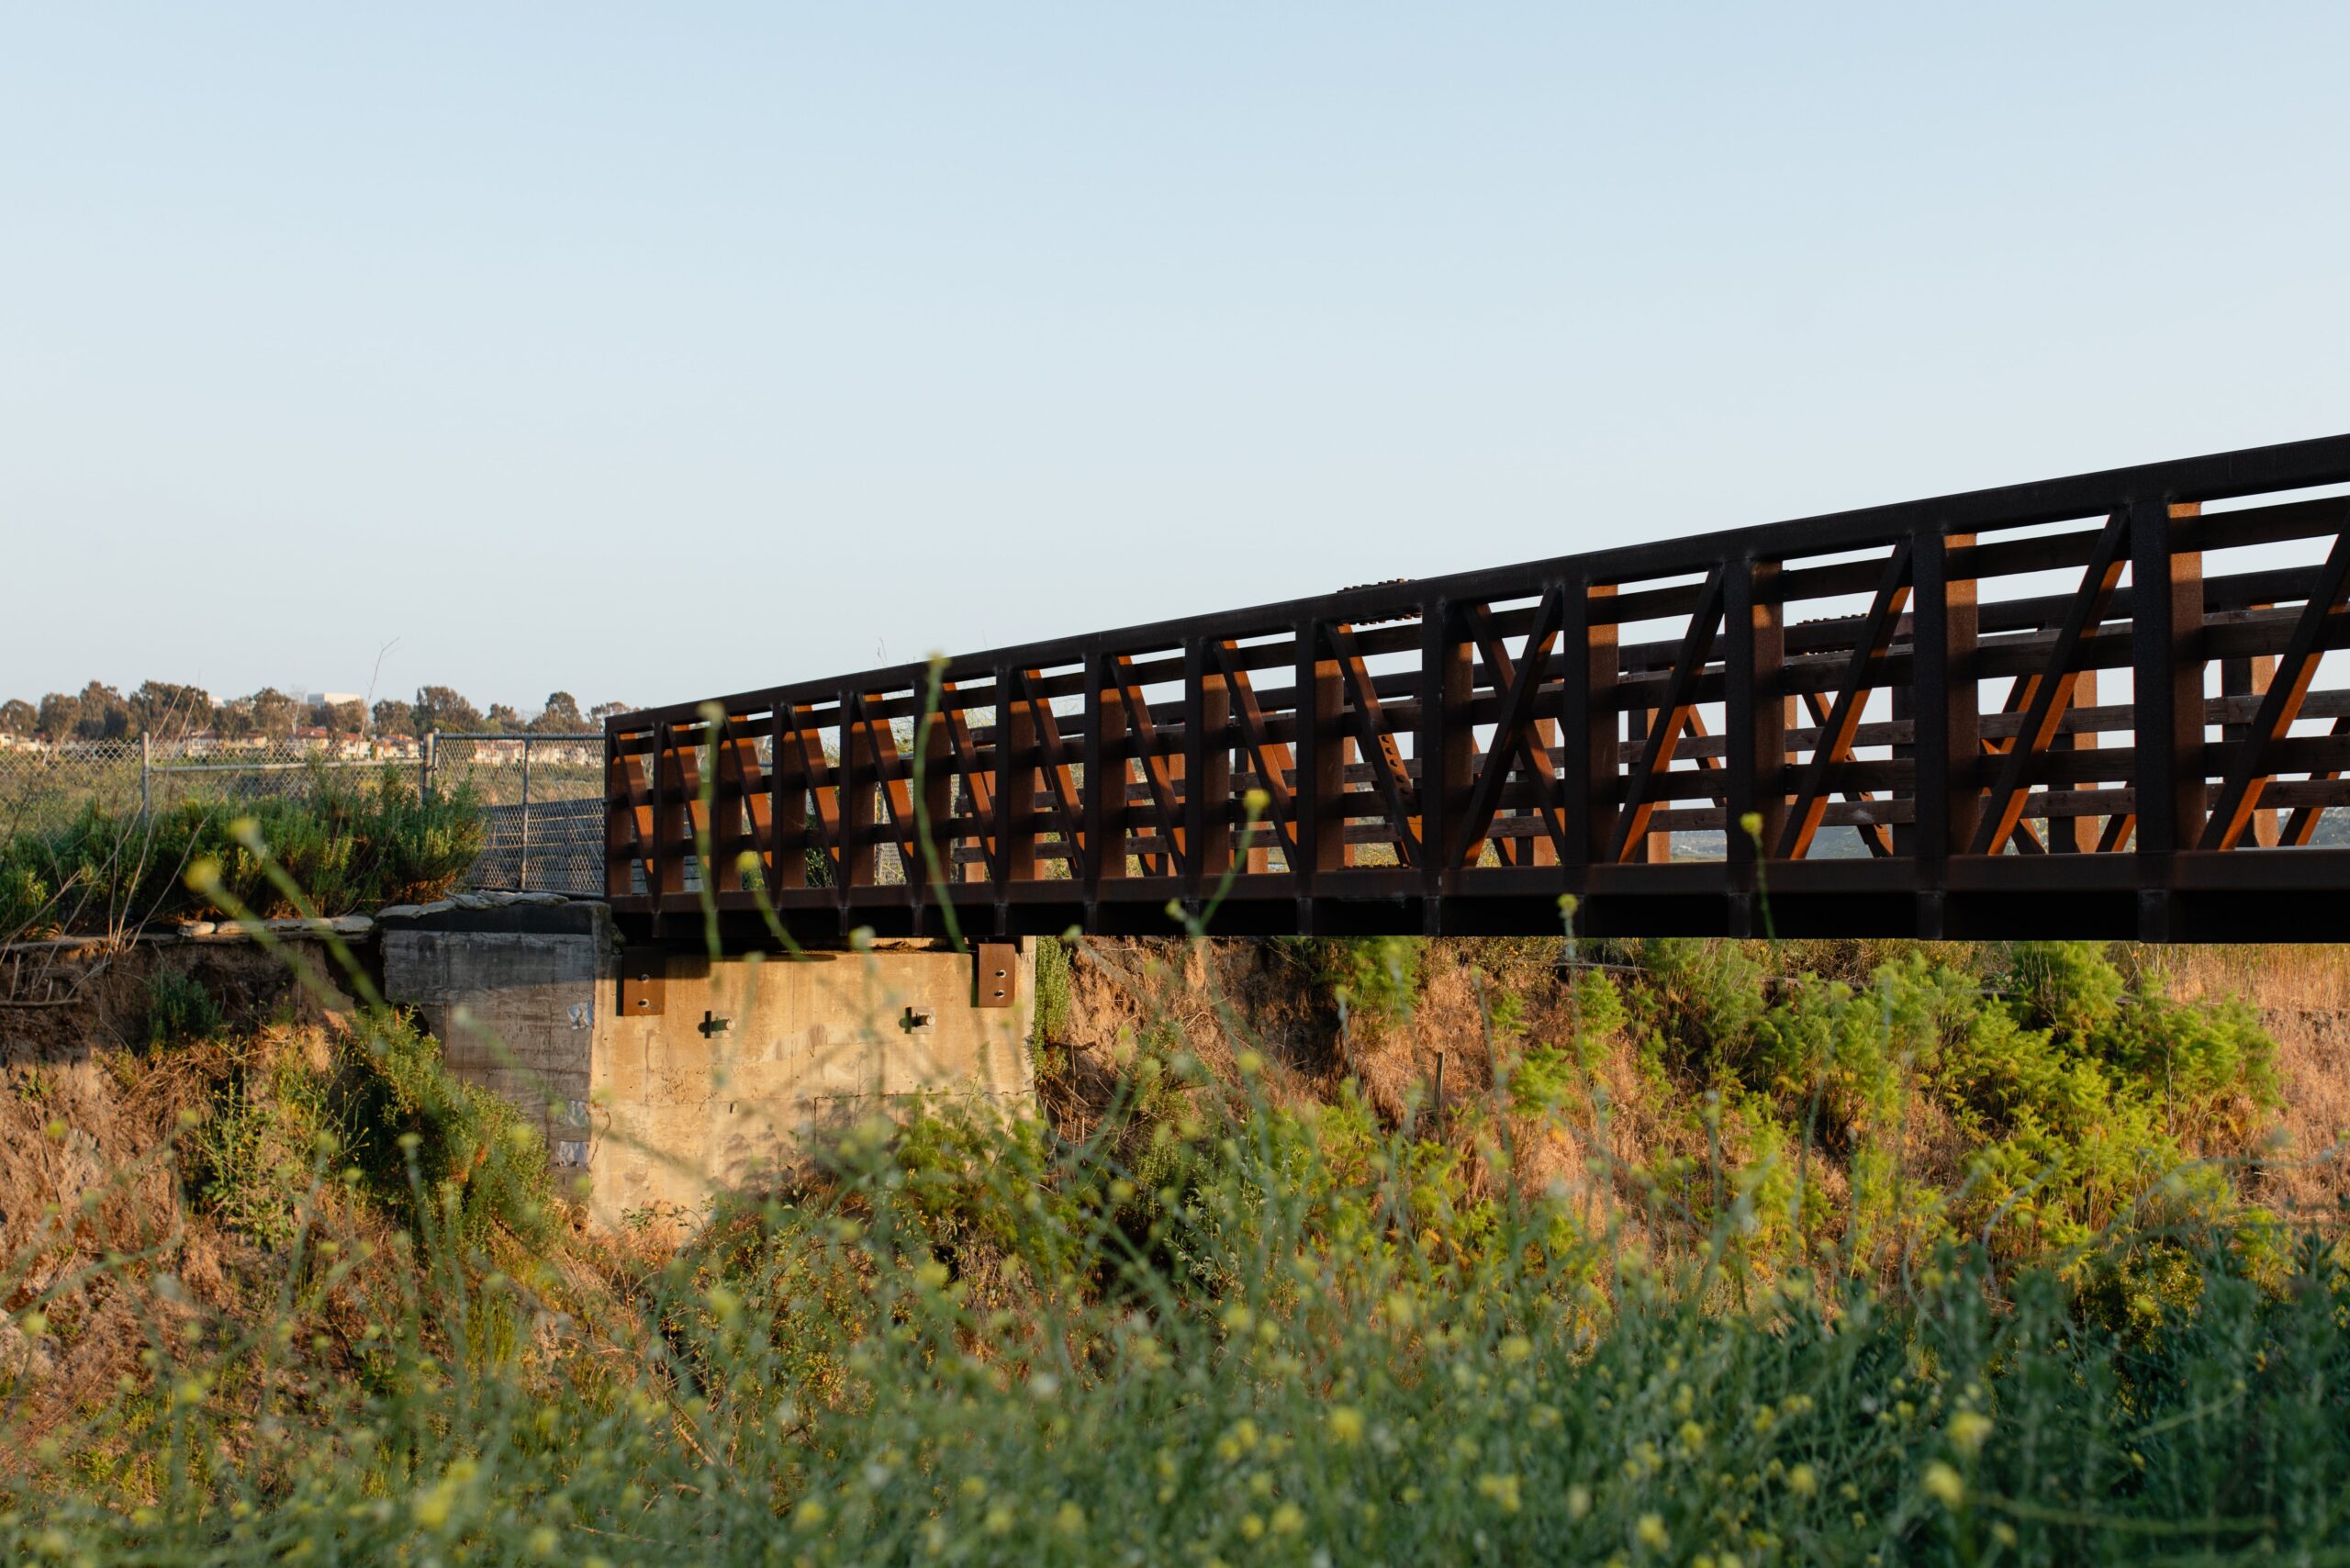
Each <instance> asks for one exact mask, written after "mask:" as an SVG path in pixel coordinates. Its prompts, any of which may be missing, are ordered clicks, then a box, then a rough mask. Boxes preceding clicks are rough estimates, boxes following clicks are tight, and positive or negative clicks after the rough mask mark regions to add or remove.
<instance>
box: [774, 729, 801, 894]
mask: <svg viewBox="0 0 2350 1568" xmlns="http://www.w3.org/2000/svg"><path fill="white" fill-rule="evenodd" d="M769 706H771V707H772V708H773V709H774V711H773V712H772V713H770V714H769V715H768V716H767V759H768V760H767V838H768V843H767V868H768V869H767V887H768V889H769V890H770V891H773V890H779V889H783V888H804V887H806V886H807V885H808V761H807V758H806V757H805V756H802V755H801V753H800V738H799V735H798V734H797V733H796V732H797V730H798V729H799V723H798V720H799V717H800V715H799V711H798V710H797V709H796V708H795V707H794V706H793V705H792V704H791V703H790V702H788V701H786V700H784V699H782V698H781V697H778V698H777V699H775V700H774V701H773V702H772V703H771V704H769ZM787 739H788V740H789V744H788V745H787V744H786V743H787Z"/></svg>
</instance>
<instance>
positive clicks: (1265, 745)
mask: <svg viewBox="0 0 2350 1568" xmlns="http://www.w3.org/2000/svg"><path fill="white" fill-rule="evenodd" d="M1214 651H1215V661H1216V665H1217V667H1218V668H1220V669H1221V670H1222V671H1223V672H1224V680H1225V690H1226V692H1227V693H1229V695H1230V697H1231V700H1232V717H1233V721H1234V722H1236V723H1237V725H1238V726H1239V729H1240V745H1241V748H1242V749H1243V750H1245V751H1246V752H1248V758H1249V760H1250V761H1251V762H1253V763H1255V764H1256V767H1257V781H1258V783H1259V785H1260V786H1262V788H1263V789H1264V791H1265V796H1266V799H1267V800H1268V801H1270V802H1271V806H1272V811H1271V815H1272V819H1273V831H1274V833H1275V834H1277V835H1279V837H1280V839H1281V850H1282V854H1283V857H1285V858H1286V859H1288V860H1289V862H1290V864H1291V866H1292V868H1294V867H1295V865H1296V863H1297V820H1296V819H1297V812H1296V810H1295V806H1294V802H1293V801H1292V796H1291V793H1290V782H1289V777H1290V771H1291V769H1292V767H1295V766H1296V762H1295V758H1294V756H1292V753H1291V751H1290V748H1289V747H1288V746H1287V745H1284V744H1282V743H1281V742H1280V741H1276V740H1274V739H1273V738H1272V737H1271V734H1270V731H1269V728H1268V726H1267V724H1266V722H1265V710H1264V709H1263V707H1262V706H1260V705H1259V702H1258V701H1257V689H1256V687H1255V686H1253V685H1252V684H1250V682H1249V679H1248V669H1247V668H1246V667H1244V666H1242V664H1241V662H1240V645H1239V644H1237V643H1236V642H1234V641H1232V640H1231V639H1230V638H1224V639H1220V640H1219V641H1218V642H1217V643H1216V644H1215V648H1214Z"/></svg>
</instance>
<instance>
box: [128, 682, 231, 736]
mask: <svg viewBox="0 0 2350 1568" xmlns="http://www.w3.org/2000/svg"><path fill="white" fill-rule="evenodd" d="M129 709H130V726H131V728H133V729H135V730H143V731H145V732H146V733H147V734H151V735H184V734H187V733H188V732H189V731H190V730H200V729H202V728H203V727H204V726H205V725H207V724H208V723H210V722H212V694H211V693H210V692H208V691H207V690H205V689H204V688H202V687H200V686H181V685H178V684H176V683H174V682H173V681H168V680H142V681H140V683H139V689H137V690H136V691H133V692H132V693H131V694H130V698H129Z"/></svg>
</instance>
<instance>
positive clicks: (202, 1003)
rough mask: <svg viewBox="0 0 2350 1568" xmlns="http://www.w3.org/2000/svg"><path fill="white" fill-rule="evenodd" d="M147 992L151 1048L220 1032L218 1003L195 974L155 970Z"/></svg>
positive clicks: (148, 1030)
mask: <svg viewBox="0 0 2350 1568" xmlns="http://www.w3.org/2000/svg"><path fill="white" fill-rule="evenodd" d="M146 992H147V1044H148V1045H149V1046H150V1047H162V1046H177V1045H185V1044H186V1043H187V1042H189V1041H191V1040H202V1039H208V1038H210V1037H211V1036H214V1035H216V1034H218V1032H219V1029H220V1025H221V1022H222V1020H221V1015H220V1004H219V1003H218V1002H216V1001H214V1000H213V998H212V993H211V992H210V991H207V990H205V989H204V983H203V982H202V981H201V980H197V979H196V977H195V976H194V975H191V974H186V973H184V972H183V971H181V970H178V969H158V970H156V971H155V973H154V974H152V975H151V976H149V977H148V980H147V985H146Z"/></svg>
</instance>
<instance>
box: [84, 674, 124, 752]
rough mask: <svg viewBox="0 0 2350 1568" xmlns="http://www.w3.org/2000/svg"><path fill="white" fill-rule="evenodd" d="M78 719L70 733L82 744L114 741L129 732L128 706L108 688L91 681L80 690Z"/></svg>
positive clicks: (112, 689)
mask: <svg viewBox="0 0 2350 1568" xmlns="http://www.w3.org/2000/svg"><path fill="white" fill-rule="evenodd" d="M81 702H82V717H81V721H80V722H78V723H76V724H75V725H74V726H73V733H74V734H76V735H79V736H80V737H81V738H82V739H84V740H85V741H111V740H118V739H120V738H121V737H122V736H124V735H127V734H129V733H130V705H129V703H127V702H125V701H124V700H122V693H121V692H119V691H117V690H116V689H114V688H113V687H111V686H106V685H102V684H101V683H99V682H97V681H95V680H94V681H92V682H90V684H89V685H87V686H85V687H84V688H83V689H82V697H81Z"/></svg>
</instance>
